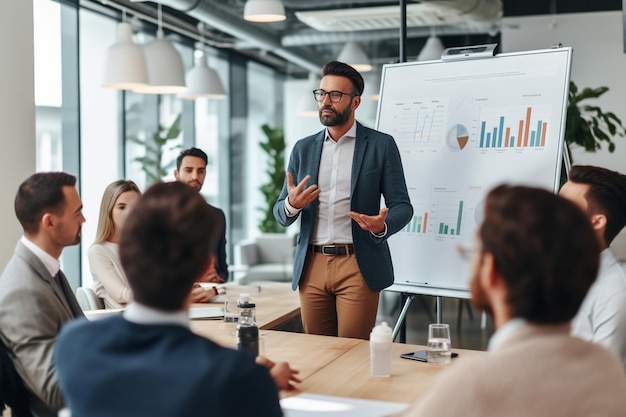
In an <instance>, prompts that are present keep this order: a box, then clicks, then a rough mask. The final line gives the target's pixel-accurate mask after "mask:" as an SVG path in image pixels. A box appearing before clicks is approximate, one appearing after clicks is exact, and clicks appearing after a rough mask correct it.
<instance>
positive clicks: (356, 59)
mask: <svg viewBox="0 0 626 417" xmlns="http://www.w3.org/2000/svg"><path fill="white" fill-rule="evenodd" d="M337 61H339V62H344V63H346V64H348V65H350V66H351V67H353V68H354V69H355V70H357V71H359V72H367V71H371V70H372V65H371V64H370V60H369V58H368V57H367V55H365V52H364V51H363V48H361V47H360V46H359V44H358V43H356V42H354V41H350V42H348V43H346V45H345V46H344V47H343V49H342V50H341V53H340V54H339V57H338V58H337Z"/></svg>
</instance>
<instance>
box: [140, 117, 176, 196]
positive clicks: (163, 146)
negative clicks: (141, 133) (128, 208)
mask: <svg viewBox="0 0 626 417" xmlns="http://www.w3.org/2000/svg"><path fill="white" fill-rule="evenodd" d="M180 119H181V115H180V114H179V115H178V116H176V119H175V120H174V122H173V123H172V125H171V126H170V127H169V128H168V127H163V126H161V128H160V129H159V131H158V132H155V133H153V134H152V140H147V139H146V140H143V139H139V138H138V137H136V136H130V137H129V138H128V140H130V141H131V142H133V143H136V144H138V145H141V146H143V147H144V148H145V150H146V153H145V155H144V156H138V157H136V158H134V159H133V161H136V162H139V163H140V164H141V170H142V171H143V172H145V174H146V178H147V180H148V184H152V183H155V182H159V181H161V180H162V178H163V177H165V176H166V175H167V173H168V169H170V168H171V167H172V165H173V164H174V161H170V162H169V163H167V164H163V153H164V151H165V150H174V149H176V148H179V147H180V144H176V145H172V146H170V147H169V148H168V147H167V144H168V142H169V141H171V140H174V139H176V138H178V136H179V135H180Z"/></svg>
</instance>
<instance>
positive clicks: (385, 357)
mask: <svg viewBox="0 0 626 417" xmlns="http://www.w3.org/2000/svg"><path fill="white" fill-rule="evenodd" d="M391 343H392V337H391V328H390V327H389V326H388V325H387V323H386V322H382V323H381V324H380V325H378V326H375V327H374V328H373V329H372V333H370V374H371V375H372V376H377V377H390V376H391Z"/></svg>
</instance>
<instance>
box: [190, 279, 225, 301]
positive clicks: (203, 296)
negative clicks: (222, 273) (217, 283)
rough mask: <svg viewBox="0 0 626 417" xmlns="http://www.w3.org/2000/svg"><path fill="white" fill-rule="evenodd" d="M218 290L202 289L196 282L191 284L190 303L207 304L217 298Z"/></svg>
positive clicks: (214, 288)
mask: <svg viewBox="0 0 626 417" xmlns="http://www.w3.org/2000/svg"><path fill="white" fill-rule="evenodd" d="M218 292H219V290H218V289H217V287H211V288H204V287H202V286H201V285H200V284H198V283H197V282H196V283H195V284H193V288H192V289H191V294H190V298H191V302H192V303H208V302H209V301H211V299H213V298H214V297H216V296H217V294H218Z"/></svg>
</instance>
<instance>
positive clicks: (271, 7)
mask: <svg viewBox="0 0 626 417" xmlns="http://www.w3.org/2000/svg"><path fill="white" fill-rule="evenodd" d="M243 18H244V19H245V20H247V21H249V22H280V21H282V20H285V19H286V18H287V17H286V16H285V6H284V5H283V2H282V0H248V1H246V5H245V7H244V9H243Z"/></svg>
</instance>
